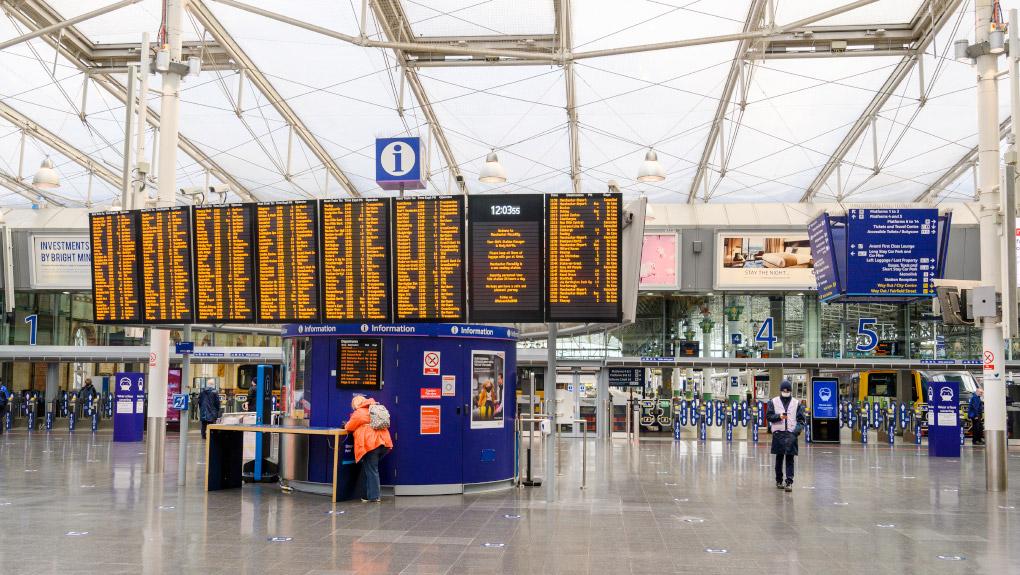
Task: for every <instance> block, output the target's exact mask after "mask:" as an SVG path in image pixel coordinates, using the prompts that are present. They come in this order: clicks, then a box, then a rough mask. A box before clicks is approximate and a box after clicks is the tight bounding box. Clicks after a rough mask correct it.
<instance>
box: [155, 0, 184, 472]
mask: <svg viewBox="0 0 1020 575" xmlns="http://www.w3.org/2000/svg"><path fill="white" fill-rule="evenodd" d="M183 2H184V0H167V2H166V47H165V48H164V49H168V50H169V52H170V62H171V66H170V69H169V70H167V71H165V72H163V93H162V95H161V96H160V108H159V112H160V126H159V158H158V163H159V171H158V172H157V173H158V174H159V192H158V196H157V199H156V205H157V206H172V205H173V204H174V201H175V198H176V196H177V194H176V190H177V144H178V140H179V137H178V136H179V133H178V130H179V128H180V98H181V94H180V91H181V73H180V72H179V71H176V70H175V69H174V66H173V64H176V63H180V62H181V28H182V26H181V22H182V17H183V13H184V6H183ZM149 345H150V346H151V348H150V358H151V359H150V360H149V385H148V389H149V399H148V408H149V409H148V414H149V440H148V442H147V445H146V471H148V472H149V473H161V472H162V471H163V441H164V438H165V437H166V379H167V369H168V368H169V355H170V332H169V331H168V330H165V329H153V330H151V335H150V341H149Z"/></svg>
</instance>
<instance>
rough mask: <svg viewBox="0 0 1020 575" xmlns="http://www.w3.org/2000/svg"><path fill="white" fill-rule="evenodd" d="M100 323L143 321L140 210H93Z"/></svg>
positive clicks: (95, 285) (91, 225) (92, 239)
mask: <svg viewBox="0 0 1020 575" xmlns="http://www.w3.org/2000/svg"><path fill="white" fill-rule="evenodd" d="M89 234H90V235H89V240H90V242H89V243H90V244H91V245H92V294H93V295H92V305H93V312H94V315H93V317H94V318H95V322H96V323H141V321H142V305H141V295H140V292H141V285H140V284H141V281H140V274H139V271H138V212H98V213H94V214H89Z"/></svg>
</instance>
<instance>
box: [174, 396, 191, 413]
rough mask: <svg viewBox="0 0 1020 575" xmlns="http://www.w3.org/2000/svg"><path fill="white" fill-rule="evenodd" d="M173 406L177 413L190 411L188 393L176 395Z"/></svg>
mask: <svg viewBox="0 0 1020 575" xmlns="http://www.w3.org/2000/svg"><path fill="white" fill-rule="evenodd" d="M172 401H173V403H172V406H173V408H174V409H176V410H177V411H187V410H188V394H186V393H175V394H173V396H172Z"/></svg>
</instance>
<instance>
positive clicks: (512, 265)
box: [468, 194, 545, 322]
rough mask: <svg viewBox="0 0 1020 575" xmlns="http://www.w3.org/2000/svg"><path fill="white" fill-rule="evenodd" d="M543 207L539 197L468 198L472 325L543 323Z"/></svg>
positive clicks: (470, 314)
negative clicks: (475, 323)
mask: <svg viewBox="0 0 1020 575" xmlns="http://www.w3.org/2000/svg"><path fill="white" fill-rule="evenodd" d="M544 204H545V198H544V196H542V195H539V194H528V195H516V194H515V195H506V196H472V197H471V201H470V202H469V203H468V230H469V234H470V243H469V247H468V249H469V250H470V257H469V258H468V261H469V263H470V268H471V270H470V279H471V281H470V282H469V285H470V289H471V297H470V298H469V301H470V310H469V316H470V318H471V321H481V322H488V321H499V322H503V321H508V322H525V321H533V322H541V321H543V320H544V314H543V305H542V304H543V300H544V297H543V286H542V272H543V263H544V262H543V259H544V258H543V257H542V255H543V251H544V250H543V244H542V231H543V227H544V226H543V219H542V216H543V211H544V209H545V205H544Z"/></svg>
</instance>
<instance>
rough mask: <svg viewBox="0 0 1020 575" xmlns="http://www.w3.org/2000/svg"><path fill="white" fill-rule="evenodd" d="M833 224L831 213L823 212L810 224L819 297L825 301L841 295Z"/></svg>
mask: <svg viewBox="0 0 1020 575" xmlns="http://www.w3.org/2000/svg"><path fill="white" fill-rule="evenodd" d="M831 228H832V225H831V223H830V222H829V214H826V213H822V215H820V216H818V217H817V218H815V219H814V220H812V221H811V223H810V224H808V241H810V242H811V257H813V258H814V261H815V263H814V268H815V282H816V284H817V286H818V299H820V300H822V301H825V300H828V299H831V298H833V297H835V296H837V295H839V270H838V269H837V268H836V250H835V248H834V247H833V245H832V231H831Z"/></svg>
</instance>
